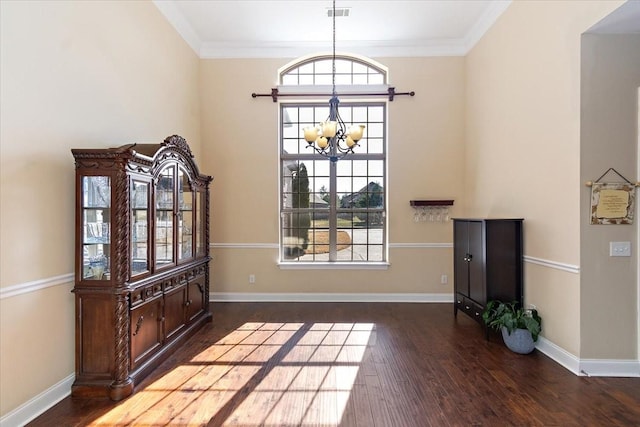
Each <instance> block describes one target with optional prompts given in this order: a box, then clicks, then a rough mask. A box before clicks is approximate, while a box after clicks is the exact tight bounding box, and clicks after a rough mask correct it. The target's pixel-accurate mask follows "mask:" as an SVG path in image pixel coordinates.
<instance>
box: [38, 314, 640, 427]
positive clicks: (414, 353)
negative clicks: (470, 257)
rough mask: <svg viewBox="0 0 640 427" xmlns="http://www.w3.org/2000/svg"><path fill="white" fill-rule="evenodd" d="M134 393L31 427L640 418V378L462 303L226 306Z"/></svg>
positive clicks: (73, 407)
mask: <svg viewBox="0 0 640 427" xmlns="http://www.w3.org/2000/svg"><path fill="white" fill-rule="evenodd" d="M212 309H213V312H214V322H213V323H212V324H211V325H207V326H206V327H205V329H204V330H203V331H201V332H199V333H198V334H197V335H195V336H194V337H193V338H192V339H191V340H189V342H188V343H187V344H186V345H185V346H184V347H183V348H182V349H181V350H180V351H179V353H178V354H175V355H174V356H172V357H171V358H170V359H169V360H167V361H166V362H165V363H164V364H163V365H162V366H161V367H159V368H158V369H157V370H156V371H154V372H153V374H152V375H150V377H148V378H147V379H146V380H145V381H144V382H143V383H141V384H140V386H139V387H138V389H137V392H136V393H135V394H134V395H133V396H131V397H129V398H128V399H126V400H123V401H121V402H118V403H115V402H110V401H105V400H75V399H72V398H66V399H64V400H63V401H61V402H60V403H59V404H57V405H56V406H55V407H53V408H52V409H50V410H49V411H47V412H46V413H45V414H43V415H41V416H40V417H38V418H37V419H36V420H34V421H33V422H32V423H31V424H29V426H47V427H49V426H86V425H102V426H125V425H127V426H128V425H135V426H164V425H170V426H180V427H182V426H200V425H201V426H204V425H210V426H222V425H230V426H246V427H249V426H262V425H265V426H299V425H302V426H366V427H372V426H383V427H392V426H470V425H473V426H480V425H484V426H510V425H513V426H530V425H531V426H640V378H593V377H591V378H587V377H578V376H575V375H573V374H572V373H570V372H569V371H567V370H566V369H565V368H563V367H561V366H560V365H558V364H556V363H555V362H553V361H552V360H551V359H549V358H547V357H546V356H544V355H543V354H541V353H539V352H537V351H535V352H534V353H533V354H530V355H527V356H522V355H517V354H514V353H512V352H510V351H509V350H508V349H506V348H505V347H504V345H503V344H502V342H501V339H500V338H499V337H498V336H492V337H491V339H490V340H489V341H488V342H487V341H486V340H485V339H484V333H483V331H482V329H481V327H480V325H478V324H477V323H475V322H473V321H472V320H471V319H470V318H468V317H467V316H466V315H464V314H462V313H459V314H458V317H457V318H454V316H453V309H452V306H451V304H399V303H398V304H387V303H344V304H333V303H331V304H329V303H278V304H273V303H217V304H213V305H212Z"/></svg>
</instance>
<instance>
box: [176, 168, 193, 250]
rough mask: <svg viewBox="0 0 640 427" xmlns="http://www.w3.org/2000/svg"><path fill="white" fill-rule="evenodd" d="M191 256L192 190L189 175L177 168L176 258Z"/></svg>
mask: <svg viewBox="0 0 640 427" xmlns="http://www.w3.org/2000/svg"><path fill="white" fill-rule="evenodd" d="M192 257H193V190H192V188H191V183H190V182H189V177H188V176H187V174H186V172H185V171H183V170H182V168H178V260H183V259H188V258H192Z"/></svg>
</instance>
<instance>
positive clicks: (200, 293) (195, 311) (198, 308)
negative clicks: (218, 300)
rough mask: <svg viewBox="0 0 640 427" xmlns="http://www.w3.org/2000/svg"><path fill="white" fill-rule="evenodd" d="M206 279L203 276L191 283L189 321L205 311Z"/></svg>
mask: <svg viewBox="0 0 640 427" xmlns="http://www.w3.org/2000/svg"><path fill="white" fill-rule="evenodd" d="M204 279H205V277H204V275H202V276H197V277H195V278H194V279H193V280H190V281H189V295H188V296H189V300H188V303H189V305H188V306H187V317H188V319H189V321H191V320H193V319H194V318H196V317H197V316H198V315H199V314H200V313H202V312H203V311H204V296H205V295H204V293H205V286H204Z"/></svg>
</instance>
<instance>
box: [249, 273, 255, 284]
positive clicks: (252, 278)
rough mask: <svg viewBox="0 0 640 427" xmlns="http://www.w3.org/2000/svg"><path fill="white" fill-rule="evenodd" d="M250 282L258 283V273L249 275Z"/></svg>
mask: <svg viewBox="0 0 640 427" xmlns="http://www.w3.org/2000/svg"><path fill="white" fill-rule="evenodd" d="M249 283H256V275H255V274H250V275H249Z"/></svg>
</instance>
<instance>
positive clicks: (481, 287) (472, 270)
mask: <svg viewBox="0 0 640 427" xmlns="http://www.w3.org/2000/svg"><path fill="white" fill-rule="evenodd" d="M469 254H471V261H469V297H471V299H473V300H474V301H476V302H479V303H480V304H485V303H486V293H485V282H484V262H485V259H484V233H483V224H482V222H480V221H470V222H469Z"/></svg>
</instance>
